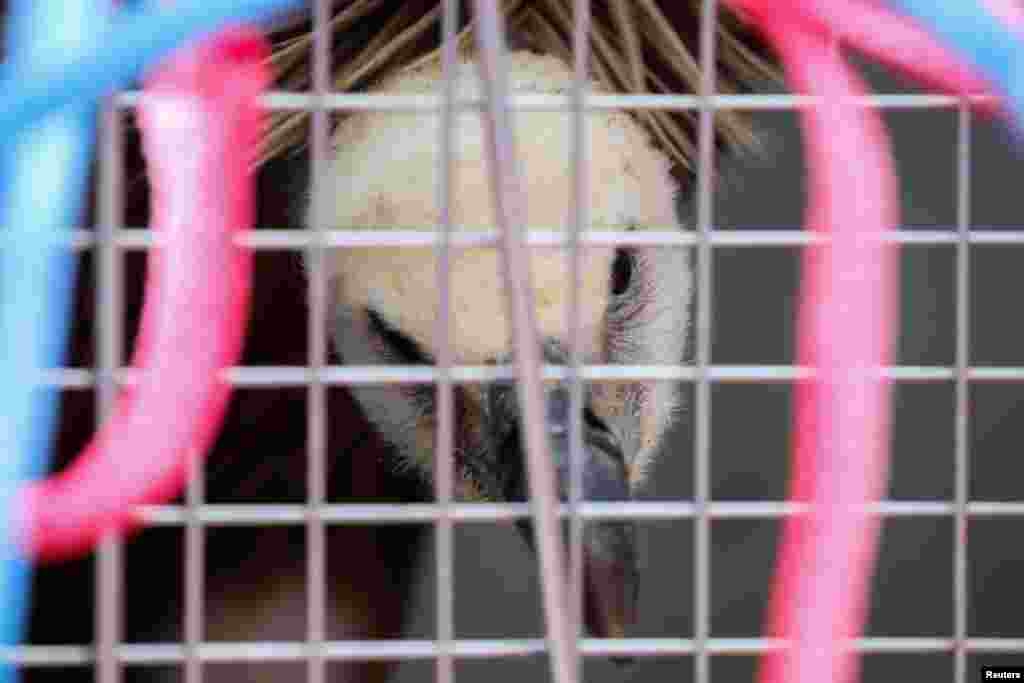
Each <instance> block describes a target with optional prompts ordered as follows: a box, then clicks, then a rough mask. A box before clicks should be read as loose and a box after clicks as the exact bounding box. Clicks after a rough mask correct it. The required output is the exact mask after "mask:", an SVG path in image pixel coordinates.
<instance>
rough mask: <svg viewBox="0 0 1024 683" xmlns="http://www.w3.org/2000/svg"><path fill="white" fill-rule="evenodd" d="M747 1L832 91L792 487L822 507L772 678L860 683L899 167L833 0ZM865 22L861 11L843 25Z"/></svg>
mask: <svg viewBox="0 0 1024 683" xmlns="http://www.w3.org/2000/svg"><path fill="white" fill-rule="evenodd" d="M737 4H740V5H742V6H743V7H744V8H745V9H747V10H748V11H749V12H750V13H751V14H752V16H753V17H754V18H755V20H757V23H758V26H759V27H760V29H761V30H762V31H763V32H764V33H765V35H766V36H767V37H768V38H769V40H770V41H771V42H772V43H773V44H774V46H775V48H776V49H777V51H778V52H779V54H780V56H781V57H782V60H783V63H784V64H785V69H786V73H787V75H788V78H789V81H790V84H791V86H792V88H793V89H794V91H796V92H799V93H802V94H808V95H816V96H821V97H822V98H824V104H822V105H821V106H817V107H807V108H804V109H802V110H801V116H802V121H803V128H804V131H805V139H806V148H807V163H808V175H809V178H810V181H809V188H808V192H809V199H808V208H807V219H806V220H807V226H808V228H809V229H811V230H815V231H819V232H823V233H828V234H829V236H830V242H829V243H828V244H823V245H820V246H814V247H808V248H807V249H806V250H805V252H804V268H805V273H804V286H803V295H802V299H801V309H800V321H799V332H800V335H799V340H800V341H799V362H800V363H801V364H802V365H804V364H806V365H809V366H811V367H814V368H815V369H816V376H815V379H814V380H813V381H807V382H802V383H800V384H799V385H798V386H797V388H796V397H797V400H796V418H795V423H794V440H795V443H794V455H793V470H792V471H793V479H792V482H791V491H790V498H791V499H792V500H796V501H802V502H809V503H810V512H809V513H808V514H807V515H805V516H801V517H792V518H789V519H787V520H786V523H785V525H784V530H783V542H782V547H781V551H780V554H779V560H778V566H777V571H776V576H775V581H774V585H773V588H772V597H771V609H770V626H769V631H770V635H771V636H773V637H777V638H784V639H787V640H789V641H790V643H791V647H789V648H787V649H784V650H782V651H780V652H778V653H774V654H771V655H768V656H766V657H765V658H764V660H763V666H762V669H761V676H760V680H761V681H763V682H764V683H783V682H785V683H812V682H814V683H819V682H820V681H831V682H834V683H850V682H852V681H854V680H855V679H856V677H857V671H858V659H857V657H856V656H855V653H854V652H853V650H852V649H851V648H850V647H849V644H850V642H851V639H852V638H855V637H857V635H858V634H859V633H860V632H861V629H862V627H863V624H864V618H865V602H866V595H867V589H868V584H869V581H870V578H871V576H872V569H873V564H874V557H875V550H876V545H877V537H878V525H879V522H878V519H877V518H875V517H874V516H871V515H869V514H868V513H867V512H866V509H865V505H866V504H867V503H870V502H872V501H875V500H877V499H878V498H879V497H880V496H881V495H883V494H884V491H885V485H886V481H887V475H888V446H889V419H890V418H889V393H888V387H887V383H886V381H885V379H884V375H883V373H882V368H884V367H885V366H886V365H888V363H889V360H890V345H891V343H892V341H891V340H892V336H891V333H892V332H893V331H894V328H895V296H894V289H893V282H894V279H893V276H894V273H893V268H894V262H893V258H894V253H893V248H892V247H891V246H887V245H886V243H885V242H884V240H883V236H884V232H885V231H886V230H888V229H890V228H892V227H893V226H895V225H897V224H898V222H899V216H898V213H899V212H898V192H897V184H896V176H895V173H894V170H893V161H892V158H891V156H890V153H889V146H888V141H887V139H886V135H885V130H884V126H883V124H882V122H881V119H880V117H879V116H878V112H877V111H875V110H873V109H870V108H867V107H862V106H856V105H853V104H852V103H843V101H842V98H844V97H854V96H861V95H864V94H865V92H866V91H865V87H864V85H863V84H862V82H861V81H860V79H859V78H857V76H856V75H855V74H854V73H853V71H852V70H851V69H850V68H849V66H848V65H847V64H846V63H845V62H844V61H843V60H842V57H841V56H840V53H839V51H838V50H836V49H834V44H833V42H832V40H831V34H830V33H829V32H828V31H827V30H824V29H823V27H822V26H820V25H818V24H817V23H815V22H813V21H809V20H808V16H809V15H808V13H807V8H808V7H814V6H817V5H822V4H823V3H817V2H815V0H808V2H806V3H804V4H803V5H800V8H799V9H795V6H796V5H798V4H799V3H791V4H789V5H786V6H784V7H785V9H783V8H782V7H781V6H780V5H779V3H776V2H765V3H764V5H763V7H762V6H761V3H757V2H754V1H753V0H739V1H738V3H737ZM828 4H829V6H830V7H832V8H834V7H838V5H839V4H842V3H835V4H834V3H828ZM862 9H863V8H862ZM841 15H842V12H835V13H833V14H830V15H829V16H828V19H829V20H830V21H831V20H835V19H837V18H838V17H839V16H841ZM816 16H817V15H816ZM857 26H858V24H856V23H847V24H845V25H844V30H843V31H840V32H839V34H840V35H844V36H845V35H847V33H846V30H847V29H850V28H851V27H853V28H856V27H857ZM860 26H861V27H862V28H863V27H865V26H866V25H860ZM889 28H891V26H890V25H886V26H885V27H882V26H875V27H874V30H875V31H876V32H879V33H886V32H887V31H888V29H889ZM907 28H908V27H907V25H906V24H903V25H901V26H900V28H899V30H898V31H895V32H893V33H889V34H888V35H889V37H890V38H891V37H892V36H893V35H900V33H899V32H900V31H904V33H903V34H902V35H905V36H907V35H913V36H916V37H913V40H915V41H917V44H916V45H915V46H912V47H914V48H915V49H922V50H925V51H926V52H927V51H928V50H931V49H933V46H930V45H928V44H927V42H925V41H922V40H921V35H922V34H919V33H912V34H907V33H906V32H905V30H906V29H907ZM865 35H866V34H865ZM862 37H863V36H862ZM877 44H882V43H881V42H878V43H876V45H877ZM909 54H910V53H909V52H903V53H901V54H900V55H897V57H898V58H897V59H896V61H897V62H900V61H901V60H903V59H905V58H907V57H908V55H909ZM944 76H948V77H949V78H946V79H945V80H944V81H942V79H940V81H942V82H945V83H947V84H950V85H956V84H959V85H963V83H964V78H965V75H964V73H963V72H960V73H957V74H954V75H950V74H944Z"/></svg>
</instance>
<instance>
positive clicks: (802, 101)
mask: <svg viewBox="0 0 1024 683" xmlns="http://www.w3.org/2000/svg"><path fill="white" fill-rule="evenodd" d="M143 96H144V95H142V94H141V93H140V92H139V91H127V92H122V93H119V94H118V95H117V96H116V98H115V102H116V104H117V106H119V107H121V108H126V109H127V108H134V107H136V106H138V104H139V101H140V100H141V98H142V97H143ZM964 99H965V98H961V97H959V96H952V95H937V94H920V95H895V94H890V95H878V94H875V95H861V96H857V97H852V98H843V101H852V102H853V103H854V104H860V105H862V106H866V107H873V108H877V109H952V108H955V107H957V106H958V105H960V104H961V103H962V102H963V101H964ZM966 99H967V101H969V102H971V103H974V104H988V103H993V102H998V101H999V98H998V97H995V96H992V95H975V96H971V97H968V98H966ZM703 101H705V98H703V97H700V96H697V95H612V94H600V95H599V94H590V95H585V96H584V99H583V108H584V110H588V111H598V110H607V109H647V110H672V109H675V110H697V109H699V108H700V107H701V106H702V104H701V103H702V102H703ZM819 101H820V98H816V97H813V96H808V95H786V94H772V95H713V96H710V97H707V98H706V102H707V105H706V106H708V107H710V108H711V109H717V110H744V111H777V110H791V109H800V108H804V107H809V106H814V105H815V104H817V103H818V102H819ZM262 102H263V105H264V106H265V107H266V108H267V109H270V110H276V111H305V112H309V111H313V110H334V111H403V112H416V111H419V112H440V111H441V107H442V104H443V102H442V96H441V95H433V94H387V95H385V94H381V93H333V94H329V95H316V94H314V93H302V92H282V91H275V92H269V93H266V94H264V95H263V99H262ZM485 102H486V100H485V99H484V98H483V97H482V96H481V97H465V98H460V99H458V100H457V101H456V102H455V103H454V106H455V109H456V110H466V109H470V110H473V109H476V110H479V109H481V108H482V106H483V105H484V103H485ZM509 105H510V106H511V107H512V108H513V109H518V110H524V111H561V112H564V111H566V109H567V108H568V107H569V106H570V96H569V95H558V94H548V93H518V94H512V95H510V96H509Z"/></svg>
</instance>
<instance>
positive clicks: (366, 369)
mask: <svg viewBox="0 0 1024 683" xmlns="http://www.w3.org/2000/svg"><path fill="white" fill-rule="evenodd" d="M568 372H569V371H568V369H567V368H565V367H564V366H559V365H547V366H545V367H544V378H545V379H546V380H564V379H566V378H567V377H568ZM137 374H138V371H137V370H135V369H134V368H130V367H122V368H119V369H118V370H116V371H115V372H114V379H115V381H116V382H117V383H118V384H119V385H122V386H131V385H133V384H134V383H135V382H136V381H137ZM708 374H709V378H710V380H711V381H712V382H715V383H718V384H780V383H787V382H796V381H801V380H807V379H810V378H812V377H813V370H812V369H811V368H808V367H800V366H793V365H713V366H711V367H710V368H708ZM439 375H440V373H439V372H438V371H437V369H436V368H434V367H432V366H417V365H367V366H356V365H352V366H348V365H327V366H324V367H323V369H322V370H320V371H316V370H313V369H311V368H308V367H306V366H299V365H294V366H291V365H279V366H269V365H268V366H248V365H247V366H236V367H232V368H228V369H226V370H225V371H224V372H223V379H224V381H226V382H228V383H229V384H231V385H232V386H233V387H236V388H242V389H269V388H286V387H304V386H307V385H309V384H311V383H312V382H313V379H314V378H317V379H318V380H319V381H320V382H322V383H323V384H325V385H327V386H361V385H379V384H432V383H435V382H437V380H438V378H439ZM883 375H884V376H885V377H886V378H887V379H890V380H892V381H894V382H901V383H934V382H951V381H953V380H954V379H955V376H956V369H955V368H952V367H945V366H917V365H900V366H893V367H889V368H885V369H884V370H883ZM580 376H581V377H582V378H583V379H585V380H589V381H602V382H639V381H666V382H695V381H697V379H698V378H697V370H696V369H695V368H694V367H692V366H683V365H585V366H583V367H582V368H581V369H580ZM451 377H452V380H453V381H455V382H458V383H462V384H476V383H482V382H494V381H501V380H513V379H515V371H514V369H513V368H512V367H511V366H503V365H460V366H455V367H453V368H452V370H451ZM967 379H968V380H970V381H972V382H1011V383H1018V382H1024V367H1009V366H1008V367H1002V366H999V367H972V368H969V369H968V371H967ZM39 381H40V383H41V384H43V385H44V386H50V387H57V388H61V389H88V388H90V387H92V386H93V385H94V384H95V381H96V377H95V373H94V372H93V371H92V370H87V369H83V368H56V369H50V370H45V371H43V372H42V373H41V376H40V378H39Z"/></svg>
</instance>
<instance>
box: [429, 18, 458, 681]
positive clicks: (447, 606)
mask: <svg viewBox="0 0 1024 683" xmlns="http://www.w3.org/2000/svg"><path fill="white" fill-rule="evenodd" d="M443 3H444V4H443V7H442V14H441V23H442V31H441V40H442V45H441V69H442V72H441V73H442V76H443V81H444V99H443V101H442V103H441V130H440V141H439V142H440V145H441V154H442V158H443V161H442V163H441V168H440V169H439V178H438V194H439V197H438V205H439V207H440V213H441V239H440V242H439V244H438V246H437V283H438V287H437V289H438V292H439V294H438V295H439V297H440V302H439V305H440V306H439V315H438V321H437V325H438V330H437V338H438V342H439V343H438V349H439V353H438V356H437V365H438V375H439V376H438V379H437V388H436V391H437V447H436V449H435V450H436V453H435V455H434V486H435V490H434V495H435V497H436V498H437V504H438V506H439V509H438V517H437V520H436V522H435V524H434V542H435V548H434V551H435V555H436V558H435V559H436V563H437V566H436V570H437V649H438V650H437V659H436V660H435V680H436V681H437V683H453V681H454V680H455V665H454V660H453V658H452V650H453V649H454V648H453V645H452V641H453V640H454V639H455V615H454V612H455V609H454V608H455V591H454V587H455V578H454V573H455V572H454V564H455V557H454V556H455V544H454V539H453V536H454V528H453V526H454V525H453V522H452V518H451V515H450V505H451V502H452V494H453V490H454V484H455V475H454V469H455V463H454V450H455V389H454V387H453V386H452V379H451V366H452V364H453V362H454V358H453V355H454V354H453V353H452V347H451V338H450V332H451V296H450V287H451V278H450V268H449V266H450V262H451V259H450V256H451V244H450V238H451V229H452V225H451V203H452V165H453V162H454V155H455V138H454V132H455V69H456V58H457V55H456V51H455V40H456V34H457V33H458V23H459V17H458V11H459V5H458V2H456V1H455V0H443Z"/></svg>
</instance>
